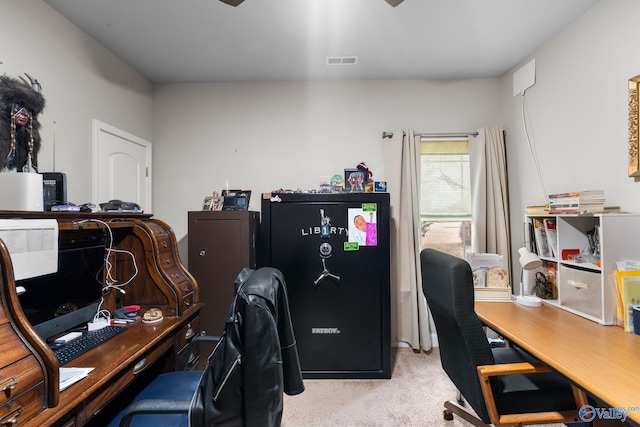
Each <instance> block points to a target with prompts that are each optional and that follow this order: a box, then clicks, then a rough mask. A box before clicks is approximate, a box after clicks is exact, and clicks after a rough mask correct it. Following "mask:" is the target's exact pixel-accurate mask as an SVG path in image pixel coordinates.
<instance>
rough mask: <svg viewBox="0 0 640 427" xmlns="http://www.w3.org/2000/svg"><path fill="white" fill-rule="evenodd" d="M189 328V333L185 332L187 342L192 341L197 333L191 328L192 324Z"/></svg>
mask: <svg viewBox="0 0 640 427" xmlns="http://www.w3.org/2000/svg"><path fill="white" fill-rule="evenodd" d="M188 326H189V329H187V332H185V334H184V339H186V340H189V339H191V338H192V337H193V336H194V335H195V334H196V332H195V331H194V330H193V328H192V327H191V324H189V325H188Z"/></svg>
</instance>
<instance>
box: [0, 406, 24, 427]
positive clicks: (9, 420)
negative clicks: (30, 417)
mask: <svg viewBox="0 0 640 427" xmlns="http://www.w3.org/2000/svg"><path fill="white" fill-rule="evenodd" d="M21 413H22V406H20V407H18V408H16V409H14V410H13V411H11V412H9V413H8V414H7V415H5V416H4V417H2V418H1V419H0V425H3V426H12V425H18V417H19V416H20V414H21Z"/></svg>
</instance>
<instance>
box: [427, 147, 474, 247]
mask: <svg viewBox="0 0 640 427" xmlns="http://www.w3.org/2000/svg"><path fill="white" fill-rule="evenodd" d="M420 166H421V170H420V176H421V182H420V226H421V230H422V248H426V247H430V248H434V249H438V250H441V251H443V252H447V253H449V254H451V255H455V256H458V257H460V258H463V259H464V258H465V256H466V254H467V253H468V252H469V251H470V250H471V185H470V172H469V140H468V139H467V138H464V139H447V140H444V139H441V138H438V139H423V140H422V141H421V142H420Z"/></svg>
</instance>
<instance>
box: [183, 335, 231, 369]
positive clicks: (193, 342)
mask: <svg viewBox="0 0 640 427" xmlns="http://www.w3.org/2000/svg"><path fill="white" fill-rule="evenodd" d="M203 334H204V332H203V333H202V334H200V335H198V336H196V337H194V338H193V339H192V340H191V341H190V342H189V346H188V347H187V351H186V353H185V357H184V358H183V359H182V364H181V365H180V366H179V367H178V370H179V371H185V370H186V369H187V365H188V364H189V361H190V360H191V353H192V352H193V347H194V346H195V345H196V344H198V343H199V342H218V341H220V338H221V337H219V336H217V335H203Z"/></svg>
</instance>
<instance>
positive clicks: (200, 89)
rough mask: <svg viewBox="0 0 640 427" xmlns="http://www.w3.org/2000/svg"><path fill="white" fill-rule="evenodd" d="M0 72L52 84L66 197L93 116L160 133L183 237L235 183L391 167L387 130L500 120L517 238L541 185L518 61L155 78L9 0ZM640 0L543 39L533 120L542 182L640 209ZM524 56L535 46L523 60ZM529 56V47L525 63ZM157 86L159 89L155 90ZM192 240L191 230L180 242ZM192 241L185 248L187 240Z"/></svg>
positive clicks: (167, 200) (604, 3) (163, 178)
mask: <svg viewBox="0 0 640 427" xmlns="http://www.w3.org/2000/svg"><path fill="white" fill-rule="evenodd" d="M0 10H1V12H2V13H0V35H1V36H2V38H3V40H5V41H7V40H8V41H10V42H5V43H4V45H3V49H2V52H0V62H2V63H1V64H0V72H2V73H6V74H8V75H11V76H18V75H20V74H23V73H24V72H27V73H29V74H31V75H32V76H34V77H36V78H38V80H39V81H40V82H41V83H42V85H43V90H44V95H45V97H46V99H47V106H46V108H45V111H44V113H43V114H42V115H41V117H40V119H41V122H42V124H43V128H42V137H43V148H42V151H41V153H40V169H41V170H42V171H45V170H50V168H52V167H53V140H54V122H55V142H56V169H57V170H60V171H64V172H66V173H67V175H68V177H69V198H70V199H71V201H73V202H76V203H83V202H85V201H88V200H90V197H91V138H92V133H91V132H92V129H91V121H92V119H98V120H101V121H103V122H105V123H108V124H110V125H112V126H115V127H118V128H120V129H122V130H124V131H126V132H129V133H131V134H134V135H136V136H138V137H140V138H142V139H145V140H149V141H152V142H153V150H154V159H153V162H154V163H153V164H154V206H153V213H154V214H155V215H156V216H157V217H158V218H161V219H164V220H166V221H167V222H168V223H169V224H170V225H171V226H172V227H174V229H175V230H176V234H177V236H178V239H183V238H184V237H185V235H186V230H187V212H188V211H189V210H198V209H200V207H201V206H200V204H201V201H202V199H203V198H204V196H205V195H208V194H210V193H211V192H212V191H214V190H221V189H222V188H223V187H224V185H225V182H226V181H229V184H230V185H231V186H232V187H244V188H248V189H251V190H253V191H254V197H253V200H252V203H251V208H252V209H256V210H259V207H260V206H259V194H260V193H261V192H265V191H270V190H273V189H277V188H280V187H289V188H298V187H300V188H315V187H316V186H317V183H318V179H319V176H320V175H326V174H331V173H334V172H335V173H340V172H341V171H342V169H344V168H345V167H353V166H355V165H356V164H357V163H358V162H360V161H365V162H366V163H367V164H368V165H369V166H370V168H371V169H372V171H373V172H374V177H375V178H376V179H383V178H384V166H383V160H384V159H382V154H381V144H383V142H382V141H381V139H380V135H381V132H382V131H395V130H398V129H408V128H413V129H415V130H418V131H423V132H450V131H455V132H457V131H466V130H472V129H475V128H478V127H481V126H484V125H502V126H503V127H504V128H505V129H506V131H507V155H508V162H509V186H510V201H511V205H510V206H511V218H512V234H513V247H514V250H516V249H517V248H518V247H519V246H520V245H521V244H522V235H521V223H522V218H523V206H524V205H526V204H532V203H539V202H541V201H542V196H541V195H540V191H539V189H538V184H537V182H536V178H535V172H534V169H533V166H532V162H531V159H530V157H529V154H528V149H527V147H526V141H525V138H524V132H523V127H522V119H521V116H520V114H521V111H520V110H521V105H522V104H521V102H522V100H521V98H513V97H512V86H511V85H512V73H508V74H507V75H506V76H504V77H503V78H502V79H487V80H470V81H432V80H431V81H430V80H407V81H343V82H311V83H302V82H281V83H228V84H177V85H157V86H152V85H151V84H150V83H149V82H147V81H146V80H145V79H144V78H142V77H141V76H140V75H138V74H137V73H136V72H135V71H133V70H132V69H131V68H130V67H128V66H127V65H126V64H124V63H123V62H122V61H121V60H119V59H118V58H116V57H114V56H113V55H112V54H111V53H109V52H108V51H106V50H105V49H104V48H102V47H101V46H100V45H98V44H97V43H96V42H95V41H93V40H92V39H90V38H89V37H87V36H86V35H85V34H84V33H82V32H81V31H80V30H78V29H77V28H76V27H74V26H73V25H71V24H70V23H69V22H68V21H66V20H65V19H64V18H62V17H61V16H60V15H59V14H58V13H57V12H55V11H54V10H53V9H51V8H50V7H49V6H48V5H47V4H46V3H45V2H44V1H42V0H23V1H20V2H15V1H11V0H0ZM638 22H640V8H639V7H638V6H637V0H600V1H599V2H598V3H597V4H596V5H595V6H594V7H593V8H592V9H591V10H590V11H588V12H587V13H586V14H585V15H583V16H582V17H581V18H579V19H578V20H577V21H576V22H575V23H574V24H572V25H570V26H569V27H568V28H566V29H565V30H564V31H563V32H562V33H561V34H560V35H558V36H557V37H555V38H554V39H552V40H551V41H550V42H549V43H547V44H546V45H545V46H543V47H542V48H541V49H539V50H538V51H537V52H534V53H533V54H532V55H531V56H530V57H529V58H528V59H530V58H533V57H535V58H536V67H537V70H536V84H535V86H533V87H532V88H531V89H529V90H528V91H527V95H526V105H527V116H528V124H529V131H530V135H531V137H532V140H533V142H534V144H535V148H536V149H537V152H538V154H539V157H540V166H541V169H542V174H543V177H544V184H545V186H546V190H547V192H548V193H555V192H564V191H571V190H579V189H592V188H602V189H603V190H604V191H605V194H606V199H607V205H620V206H621V207H622V208H623V209H625V210H628V211H640V190H639V187H638V184H637V183H636V181H635V180H634V179H632V178H629V177H627V81H628V79H629V78H630V77H633V76H635V75H637V74H640V55H638V54H637V53H636V47H637V46H638V45H640V43H639V42H640V26H638V25H637V23H638ZM528 59H527V60H528ZM525 62H526V61H524V62H523V63H525ZM152 93H153V97H152ZM182 243H184V242H182ZM184 253H186V251H185V252H184Z"/></svg>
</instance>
